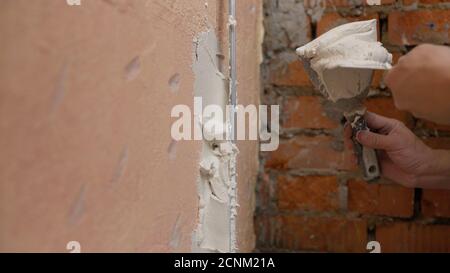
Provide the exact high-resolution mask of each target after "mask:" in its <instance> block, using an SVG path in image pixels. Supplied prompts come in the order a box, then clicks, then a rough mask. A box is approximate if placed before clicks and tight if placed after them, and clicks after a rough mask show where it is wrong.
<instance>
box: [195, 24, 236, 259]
mask: <svg viewBox="0 0 450 273" xmlns="http://www.w3.org/2000/svg"><path fill="white" fill-rule="evenodd" d="M194 43H195V48H194V50H195V51H196V52H195V54H194V64H193V71H194V74H195V83H194V90H195V97H196V98H201V102H200V103H201V104H203V105H200V107H199V109H202V108H203V107H208V106H211V105H217V106H218V107H221V108H222V109H226V105H227V102H228V93H227V86H226V83H225V78H224V76H223V75H222V73H221V72H220V71H219V69H218V61H217V55H218V53H219V52H218V42H217V37H216V35H215V33H214V31H213V30H209V31H207V32H204V33H201V34H200V35H199V36H198V38H196V39H195V40H194ZM194 108H197V107H194ZM223 112H225V111H223ZM195 126H199V127H200V128H199V130H200V131H201V132H202V134H203V140H202V152H201V155H200V163H199V178H198V195H199V224H198V227H197V229H196V231H195V234H194V240H193V251H196V252H205V251H212V252H229V251H233V250H234V249H235V242H236V238H235V236H236V235H235V234H234V232H233V230H234V229H232V224H235V222H234V220H233V219H234V217H235V212H236V206H237V204H236V203H235V201H234V200H236V196H233V194H235V193H236V191H234V190H233V187H235V185H232V178H233V177H235V176H236V161H235V158H236V154H237V152H238V150H237V148H236V146H235V145H234V144H233V143H232V142H231V141H229V140H225V139H226V138H225V136H226V130H227V128H228V126H229V124H226V123H225V121H224V118H223V117H219V116H212V117H207V116H203V115H202V113H195ZM218 128H220V129H219V130H218ZM220 130H222V131H220Z"/></svg>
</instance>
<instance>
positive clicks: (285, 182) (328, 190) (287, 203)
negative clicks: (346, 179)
mask: <svg viewBox="0 0 450 273" xmlns="http://www.w3.org/2000/svg"><path fill="white" fill-rule="evenodd" d="M277 188H278V194H277V200H278V208H279V209H280V210H290V211H295V210H304V211H330V210H331V211H333V210H338V209H339V196H338V194H339V189H338V188H339V184H338V181H337V178H336V177H333V176H308V177H304V176H298V177H287V176H284V175H280V176H279V177H278V179H277Z"/></svg>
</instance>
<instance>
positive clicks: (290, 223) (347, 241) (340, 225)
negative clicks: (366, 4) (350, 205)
mask: <svg viewBox="0 0 450 273" xmlns="http://www.w3.org/2000/svg"><path fill="white" fill-rule="evenodd" d="M271 232H272V234H273V237H274V244H273V247H276V248H278V249H285V250H293V251H324V252H365V251H366V250H365V247H366V244H367V223H366V221H365V220H362V219H347V218H344V217H314V216H291V215H283V216H278V217H277V221H276V224H275V225H274V226H273V230H272V231H271Z"/></svg>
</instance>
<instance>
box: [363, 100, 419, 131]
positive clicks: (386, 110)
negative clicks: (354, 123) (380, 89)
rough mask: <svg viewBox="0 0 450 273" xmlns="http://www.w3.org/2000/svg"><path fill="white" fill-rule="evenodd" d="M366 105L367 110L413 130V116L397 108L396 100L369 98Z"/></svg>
mask: <svg viewBox="0 0 450 273" xmlns="http://www.w3.org/2000/svg"><path fill="white" fill-rule="evenodd" d="M365 105H366V107H367V110H369V111H371V112H374V113H377V114H380V115H383V116H386V117H389V118H394V119H398V120H400V121H401V122H403V123H404V124H405V125H406V126H408V127H409V128H412V127H413V125H414V121H413V118H412V116H411V114H409V113H408V112H405V111H400V110H398V109H397V108H395V105H394V100H393V99H392V98H386V97H379V98H369V99H367V100H366V101H365Z"/></svg>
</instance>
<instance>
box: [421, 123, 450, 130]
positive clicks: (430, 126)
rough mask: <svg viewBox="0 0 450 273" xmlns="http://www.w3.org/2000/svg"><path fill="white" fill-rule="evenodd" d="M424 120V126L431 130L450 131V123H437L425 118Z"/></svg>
mask: <svg viewBox="0 0 450 273" xmlns="http://www.w3.org/2000/svg"><path fill="white" fill-rule="evenodd" d="M422 122H423V124H422V126H423V128H426V129H429V130H437V131H446V132H450V125H442V124H437V123H434V122H431V121H426V120H423V121H422Z"/></svg>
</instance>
